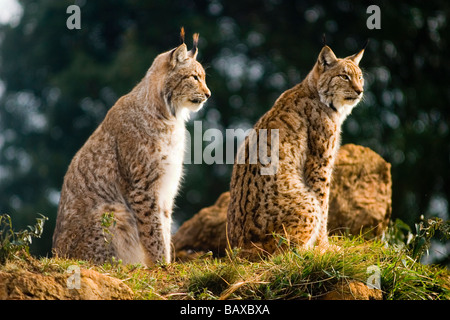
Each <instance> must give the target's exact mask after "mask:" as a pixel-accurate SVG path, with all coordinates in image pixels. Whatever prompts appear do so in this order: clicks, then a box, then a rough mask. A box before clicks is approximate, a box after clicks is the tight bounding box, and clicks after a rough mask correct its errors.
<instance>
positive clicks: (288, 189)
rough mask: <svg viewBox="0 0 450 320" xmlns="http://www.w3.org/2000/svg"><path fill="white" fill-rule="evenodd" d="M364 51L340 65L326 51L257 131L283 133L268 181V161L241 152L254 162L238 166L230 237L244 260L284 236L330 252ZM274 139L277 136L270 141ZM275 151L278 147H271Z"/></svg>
mask: <svg viewBox="0 0 450 320" xmlns="http://www.w3.org/2000/svg"><path fill="white" fill-rule="evenodd" d="M363 53H364V49H363V50H361V51H360V52H358V53H356V54H354V55H352V56H349V57H347V58H344V59H338V58H336V56H335V55H334V53H333V51H332V50H331V49H330V48H329V47H328V46H324V47H323V49H322V50H321V52H320V54H319V57H318V59H317V62H316V64H315V65H314V67H313V68H312V70H311V71H310V73H309V74H308V75H307V76H306V78H305V79H304V80H303V81H302V82H301V83H299V84H297V85H296V86H295V87H293V88H291V89H289V90H287V91H285V92H284V93H283V94H282V95H281V96H280V97H279V98H278V99H277V100H276V101H275V104H274V106H273V107H272V108H271V109H270V110H269V111H268V112H267V113H266V114H264V115H263V116H262V117H261V119H259V120H258V122H257V123H256V124H255V126H254V129H255V132H260V131H261V129H267V130H268V131H269V132H270V131H271V130H275V129H277V130H279V137H278V139H277V140H275V141H274V140H273V139H267V144H268V145H269V146H271V144H274V143H278V144H279V146H278V147H277V148H274V150H278V151H279V154H278V157H276V155H270V156H272V157H273V156H275V158H278V162H279V163H278V164H277V166H278V170H277V171H276V172H275V173H274V174H273V175H262V174H260V172H261V170H260V169H261V167H264V166H266V164H263V163H261V162H258V163H256V164H254V163H252V162H250V161H249V156H248V154H249V153H250V152H249V151H250V150H251V149H252V148H254V146H252V143H258V142H257V141H258V139H261V137H259V136H258V137H257V138H256V139H253V142H252V141H251V140H250V139H248V137H247V139H246V140H245V141H244V143H243V144H242V146H241V148H240V149H239V151H238V157H239V156H243V157H245V158H246V162H245V163H243V164H235V165H234V167H233V173H232V179H231V185H230V196H231V199H230V204H229V208H228V216H227V234H228V238H229V241H230V244H231V246H232V247H240V248H242V253H243V255H247V256H248V257H250V258H251V257H253V256H255V255H256V254H258V253H273V252H275V251H276V250H277V248H278V239H277V238H276V237H274V235H280V236H282V237H284V238H287V239H288V243H290V244H296V245H299V246H301V247H306V248H308V247H312V246H314V245H318V246H319V248H320V249H321V250H324V249H328V248H329V247H330V245H329V243H328V236H327V218H328V198H329V193H330V183H331V173H332V170H333V165H334V161H335V158H336V154H337V152H338V149H339V146H340V132H341V125H342V123H343V122H344V120H345V118H346V117H347V116H348V115H349V114H350V112H351V111H352V108H353V107H355V106H356V104H357V103H358V102H359V101H360V100H361V98H362V95H363V84H364V80H363V75H362V72H361V69H360V68H359V66H358V65H359V62H360V60H361V58H362V56H363ZM267 136H270V135H269V134H268V135H267ZM267 149H268V150H272V147H268V148H267Z"/></svg>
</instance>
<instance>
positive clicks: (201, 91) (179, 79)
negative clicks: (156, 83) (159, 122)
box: [153, 29, 211, 117]
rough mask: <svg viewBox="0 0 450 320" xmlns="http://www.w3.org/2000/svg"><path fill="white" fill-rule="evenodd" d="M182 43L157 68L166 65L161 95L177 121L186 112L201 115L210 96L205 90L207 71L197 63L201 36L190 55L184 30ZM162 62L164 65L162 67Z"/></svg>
mask: <svg viewBox="0 0 450 320" xmlns="http://www.w3.org/2000/svg"><path fill="white" fill-rule="evenodd" d="M181 38H182V40H183V43H182V44H181V45H180V46H178V47H177V48H174V49H172V50H170V51H168V52H165V53H163V54H161V55H159V56H158V57H157V58H156V59H155V62H154V63H153V64H154V65H155V64H159V65H163V66H164V67H163V71H164V72H163V74H161V73H160V72H158V74H159V75H160V77H161V79H164V80H163V83H161V85H162V95H163V98H164V100H165V102H166V104H167V106H168V108H169V111H170V113H171V114H172V115H173V116H175V117H178V116H179V115H180V114H183V111H185V110H189V111H198V110H200V109H201V107H202V106H203V104H204V103H205V102H206V100H207V99H208V98H209V97H210V96H211V91H209V89H208V87H207V86H206V80H205V70H204V69H203V67H202V65H201V64H200V63H199V62H198V61H197V60H196V58H197V53H198V49H197V44H198V34H194V36H193V39H194V46H193V48H192V49H191V50H189V51H188V49H187V46H186V44H185V43H184V30H183V29H182V30H181ZM159 62H162V63H159Z"/></svg>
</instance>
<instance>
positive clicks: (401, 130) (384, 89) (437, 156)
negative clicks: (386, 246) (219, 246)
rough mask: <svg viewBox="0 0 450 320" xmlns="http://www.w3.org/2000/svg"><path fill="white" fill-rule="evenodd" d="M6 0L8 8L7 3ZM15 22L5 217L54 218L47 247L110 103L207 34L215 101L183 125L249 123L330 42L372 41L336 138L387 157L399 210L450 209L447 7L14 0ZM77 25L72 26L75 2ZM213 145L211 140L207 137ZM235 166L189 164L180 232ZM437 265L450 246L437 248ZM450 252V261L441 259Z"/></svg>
mask: <svg viewBox="0 0 450 320" xmlns="http://www.w3.org/2000/svg"><path fill="white" fill-rule="evenodd" d="M2 1H4V0H0V10H2V7H1V6H2ZM19 3H20V6H21V8H22V10H21V16H20V19H16V20H15V21H13V22H8V23H4V24H3V25H0V80H1V82H0V213H9V214H10V215H11V216H12V217H13V221H14V224H15V226H16V227H17V228H21V227H24V226H26V225H30V224H34V221H35V218H36V217H37V213H42V214H44V215H45V216H47V217H49V221H48V222H47V224H46V227H45V231H44V235H43V238H42V239H40V241H36V242H35V243H34V244H33V246H32V252H34V253H36V254H38V255H50V250H51V237H52V233H53V228H54V225H55V220H56V211H57V204H58V200H59V192H60V188H61V185H62V181H63V177H64V174H65V171H66V170H67V167H68V165H69V163H70V161H71V159H72V157H73V156H74V154H75V153H76V151H77V150H78V149H79V148H80V147H81V146H82V145H83V143H84V142H85V141H86V139H87V138H88V137H89V136H90V134H91V133H92V132H93V131H94V130H95V128H96V127H97V126H98V124H99V123H100V122H101V121H102V119H103V118H104V116H105V114H106V112H107V111H108V109H109V108H110V107H111V106H112V105H113V104H114V103H115V101H116V100H117V99H118V98H119V97H120V96H122V95H124V94H126V93H127V92H129V91H130V90H131V89H132V88H133V86H134V85H135V84H136V83H137V82H138V81H140V79H141V78H142V77H143V76H144V74H145V72H146V70H147V69H148V68H149V66H150V65H151V63H152V61H153V59H154V57H155V56H156V55H157V54H158V53H161V52H163V51H167V50H169V49H171V48H173V47H176V46H177V45H178V44H179V43H180V39H179V30H180V27H181V26H184V27H185V30H186V32H187V37H186V39H187V43H188V44H190V41H189V39H191V37H190V36H191V35H192V33H194V32H199V33H200V43H199V51H200V52H199V57H198V58H199V60H200V61H201V62H202V63H203V65H204V66H205V67H206V69H207V70H206V71H207V84H208V86H209V88H210V89H211V91H212V97H211V98H210V100H209V101H208V103H207V105H206V107H205V108H204V109H203V110H201V112H199V113H198V114H195V115H193V117H192V118H191V121H190V122H189V123H188V124H187V128H188V130H190V131H191V132H192V130H193V121H192V120H201V121H202V125H203V130H206V129H208V128H217V129H220V130H222V131H223V132H225V129H227V128H231V129H236V128H243V129H247V128H250V127H252V125H253V124H254V123H255V122H256V121H257V120H258V118H259V117H260V116H262V114H264V113H265V112H266V111H267V110H268V109H269V108H270V107H271V106H272V104H273V102H274V101H275V99H276V98H277V97H278V96H279V95H280V94H281V93H282V92H283V91H284V90H286V89H288V88H290V87H292V86H293V85H295V84H296V83H298V82H300V81H301V80H302V79H303V78H304V77H305V76H306V74H307V73H308V72H309V70H310V69H311V67H312V66H313V64H314V62H315V60H316V58H317V55H318V53H319V51H320V49H321V47H322V34H324V33H325V34H326V39H327V44H328V45H329V46H330V47H331V48H332V49H333V51H334V52H335V53H336V55H337V56H338V57H345V56H348V55H350V54H353V53H355V52H357V51H358V50H359V49H360V48H361V46H362V45H363V44H364V42H365V41H366V39H370V43H369V46H368V47H367V49H366V52H365V55H364V58H363V60H362V62H361V67H362V69H363V71H364V73H365V79H366V81H365V98H364V101H363V102H361V103H360V104H359V105H358V107H357V108H355V109H354V111H353V114H352V115H351V116H350V117H349V118H348V119H347V121H346V122H345V123H344V126H343V137H342V143H343V144H345V143H355V144H360V145H363V146H366V147H369V148H371V149H372V150H374V151H376V152H377V153H379V154H380V155H381V156H382V157H383V158H384V159H385V160H387V161H388V162H390V163H391V164H392V177H393V219H395V218H399V219H401V220H403V221H404V222H406V223H407V224H409V225H410V226H412V225H413V224H414V223H415V222H418V220H419V219H420V216H421V215H424V216H425V217H432V216H438V217H441V218H443V219H446V220H447V219H448V218H449V204H448V199H449V196H450V136H449V125H450V108H449V106H450V104H449V102H450V101H449V100H450V87H449V80H448V79H449V77H448V75H449V74H450V62H449V58H448V57H450V52H449V37H448V35H449V34H450V30H449V21H448V18H449V13H450V3H449V2H448V1H444V0H441V1H439V0H430V1H426V2H423V1H410V2H409V3H408V4H406V3H400V2H399V1H378V2H376V4H377V5H378V6H379V7H380V9H381V29H379V30H376V29H374V30H369V29H368V28H367V26H366V20H367V19H368V17H369V16H370V14H368V13H366V10H367V7H368V6H369V5H371V4H374V3H373V2H366V1H358V2H357V1H349V0H337V1H323V2H317V1H306V0H305V1H303V0H302V1H300V0H299V1H287V0H286V1H282V0H263V1H251V0H227V1H220V0H201V1H193V0H172V1H162V0H151V1H138V0H96V1H92V0H91V1H87V0H84V1H63V0H44V1H39V2H37V1H31V0H20V1H19ZM72 4H77V5H79V6H80V8H81V30H69V29H68V28H67V27H66V20H67V18H68V17H69V14H67V13H66V9H67V7H68V6H69V5H72ZM206 144H207V143H206ZM231 170H232V165H227V164H214V165H207V164H202V165H195V164H192V165H186V166H185V172H186V175H185V179H184V182H183V184H182V189H181V192H180V194H179V196H178V198H177V200H176V205H177V208H176V209H175V212H174V220H175V225H174V229H176V227H177V226H178V225H180V224H181V223H182V222H183V221H185V220H186V219H188V218H190V217H191V216H192V215H193V214H195V213H196V212H198V211H199V210H200V209H201V208H203V207H205V206H209V205H211V204H213V203H214V202H215V200H216V199H217V197H218V196H219V195H220V194H221V193H222V192H224V191H227V190H228V188H229V179H230V175H231ZM438 249H439V251H441V252H442V253H443V255H442V256H441V257H440V259H441V260H442V261H444V262H445V259H447V263H448V261H449V258H448V257H449V255H448V253H449V252H450V248H449V247H448V244H447V248H445V245H444V244H441V245H440V246H439V247H438ZM445 256H446V257H445Z"/></svg>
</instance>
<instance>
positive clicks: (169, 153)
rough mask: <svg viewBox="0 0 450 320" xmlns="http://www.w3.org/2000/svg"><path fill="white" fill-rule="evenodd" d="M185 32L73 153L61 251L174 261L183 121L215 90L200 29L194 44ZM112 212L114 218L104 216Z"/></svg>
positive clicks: (93, 257) (61, 214)
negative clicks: (201, 56) (201, 57)
mask: <svg viewBox="0 0 450 320" xmlns="http://www.w3.org/2000/svg"><path fill="white" fill-rule="evenodd" d="M182 38H183V43H182V44H181V45H180V46H178V47H177V48H175V49H173V50H170V51H167V52H165V53H162V54H160V55H158V56H157V57H156V58H155V60H154V61H153V64H152V65H151V67H150V68H149V69H148V71H147V73H146V75H145V77H144V78H143V79H142V80H141V82H140V83H138V84H137V85H136V86H135V87H134V89H133V90H132V91H131V92H130V93H128V94H127V95H125V96H123V97H121V98H120V99H119V100H118V101H117V102H116V104H115V105H114V106H113V107H112V108H111V109H110V110H109V112H108V113H107V115H106V117H105V119H104V120H103V122H102V123H101V124H100V125H99V127H98V128H97V129H96V130H95V132H94V133H93V134H92V135H91V136H90V138H89V139H88V140H87V142H86V143H85V144H84V146H83V147H82V148H81V149H80V150H79V151H78V152H77V153H76V155H75V156H74V158H73V160H72V162H71V163H70V166H69V168H68V171H67V173H66V175H65V177H64V182H63V186H62V191H61V198H60V202H59V208H58V215H57V221H56V228H55V231H54V235H53V248H54V252H55V253H56V254H57V255H59V256H66V257H71V258H77V259H84V260H90V261H92V262H94V263H103V262H104V261H107V260H109V259H111V258H112V257H115V258H117V259H121V260H122V261H123V263H142V264H144V265H147V266H149V265H152V264H154V263H156V262H170V260H171V230H170V229H171V222H172V218H171V215H172V208H173V205H174V198H175V195H176V194H177V190H178V186H179V181H180V179H181V177H182V162H183V152H184V147H185V146H184V144H185V136H184V135H185V125H184V124H185V121H186V120H187V117H188V114H189V112H190V111H198V110H199V109H200V108H201V107H202V106H203V104H204V103H205V101H206V100H207V99H208V98H209V97H210V95H211V92H210V90H209V89H208V87H207V85H206V82H205V71H204V69H203V67H202V65H201V64H200V63H199V62H198V61H197V60H196V57H197V53H198V49H197V44H198V34H195V35H194V46H193V48H192V50H190V51H188V50H187V47H186V44H185V43H184V31H183V30H182ZM105 217H109V218H110V219H111V218H112V220H111V221H110V223H102V219H104V218H105ZM103 222H105V221H104V220H103ZM105 231H106V232H105Z"/></svg>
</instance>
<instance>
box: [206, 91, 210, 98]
mask: <svg viewBox="0 0 450 320" xmlns="http://www.w3.org/2000/svg"><path fill="white" fill-rule="evenodd" d="M205 97H206V99H208V98H209V97H211V91H209V90H208V91H206V92H205Z"/></svg>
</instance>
